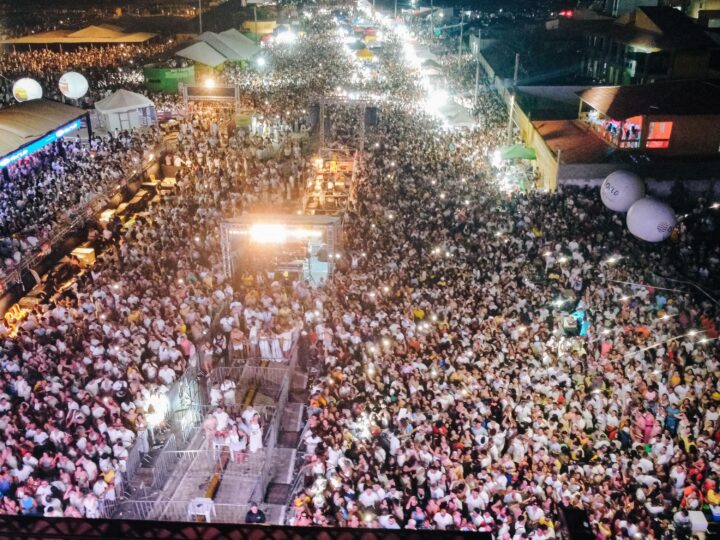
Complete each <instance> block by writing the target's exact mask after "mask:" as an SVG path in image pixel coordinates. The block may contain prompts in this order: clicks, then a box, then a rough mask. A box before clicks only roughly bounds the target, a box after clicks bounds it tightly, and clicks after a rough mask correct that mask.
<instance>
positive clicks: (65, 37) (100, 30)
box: [1, 25, 157, 45]
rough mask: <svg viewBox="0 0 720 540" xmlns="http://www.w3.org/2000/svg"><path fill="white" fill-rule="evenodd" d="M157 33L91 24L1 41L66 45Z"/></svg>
mask: <svg viewBox="0 0 720 540" xmlns="http://www.w3.org/2000/svg"><path fill="white" fill-rule="evenodd" d="M156 35H157V34H150V33H148V32H134V33H127V34H126V33H125V32H123V31H122V29H120V28H118V27H117V26H111V25H100V26H96V25H91V26H88V27H86V28H82V29H80V30H53V31H52V32H41V33H38V34H30V35H27V36H23V37H19V38H14V39H6V40H3V41H2V42H1V43H7V44H15V45H23V44H25V45H27V44H36V43H61V44H66V45H71V44H83V43H143V42H145V41H147V40H149V39H152V38H154V37H155V36H156Z"/></svg>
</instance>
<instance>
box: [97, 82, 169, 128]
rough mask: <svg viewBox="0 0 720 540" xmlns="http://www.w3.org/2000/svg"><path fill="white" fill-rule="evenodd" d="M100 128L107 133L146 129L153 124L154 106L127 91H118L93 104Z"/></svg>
mask: <svg viewBox="0 0 720 540" xmlns="http://www.w3.org/2000/svg"><path fill="white" fill-rule="evenodd" d="M95 110H96V111H97V112H98V119H99V121H100V126H101V127H103V128H105V129H106V130H107V131H115V130H124V129H132V128H136V127H146V126H151V125H153V124H155V122H156V119H157V116H156V114H155V104H154V103H153V102H152V101H151V100H150V99H148V98H147V97H145V96H143V95H142V94H136V93H135V92H130V91H129V90H123V89H120V90H118V91H117V92H115V93H113V94H111V95H109V96H108V97H106V98H105V99H101V100H100V101H98V102H97V103H95Z"/></svg>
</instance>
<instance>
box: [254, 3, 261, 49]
mask: <svg viewBox="0 0 720 540" xmlns="http://www.w3.org/2000/svg"><path fill="white" fill-rule="evenodd" d="M253 19H255V43H257V42H258V40H259V39H260V34H259V32H258V27H257V5H255V4H253Z"/></svg>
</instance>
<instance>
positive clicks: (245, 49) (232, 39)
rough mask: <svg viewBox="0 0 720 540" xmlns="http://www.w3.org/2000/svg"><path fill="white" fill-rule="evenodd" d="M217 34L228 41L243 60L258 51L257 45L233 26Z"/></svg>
mask: <svg viewBox="0 0 720 540" xmlns="http://www.w3.org/2000/svg"><path fill="white" fill-rule="evenodd" d="M218 35H219V36H222V37H223V38H224V39H225V40H226V41H227V42H228V43H231V44H232V46H233V49H235V50H236V51H238V52H239V53H240V54H241V56H242V59H243V60H248V59H250V58H252V57H253V56H255V55H256V54H257V53H259V52H260V47H258V46H257V45H256V44H255V42H254V41H253V40H252V39H250V38H248V37H245V36H243V35H242V34H241V33H240V32H239V31H238V30H235V29H234V28H231V29H230V30H225V31H224V32H220V34H218Z"/></svg>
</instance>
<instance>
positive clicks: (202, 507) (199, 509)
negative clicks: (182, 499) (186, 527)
mask: <svg viewBox="0 0 720 540" xmlns="http://www.w3.org/2000/svg"><path fill="white" fill-rule="evenodd" d="M211 514H212V515H213V516H216V517H217V513H216V512H215V503H214V502H213V500H212V499H208V498H207V497H197V498H196V499H193V500H192V501H190V504H188V517H189V518H190V519H192V518H194V517H196V516H203V517H205V522H206V523H210V522H211V520H210V515H211Z"/></svg>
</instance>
